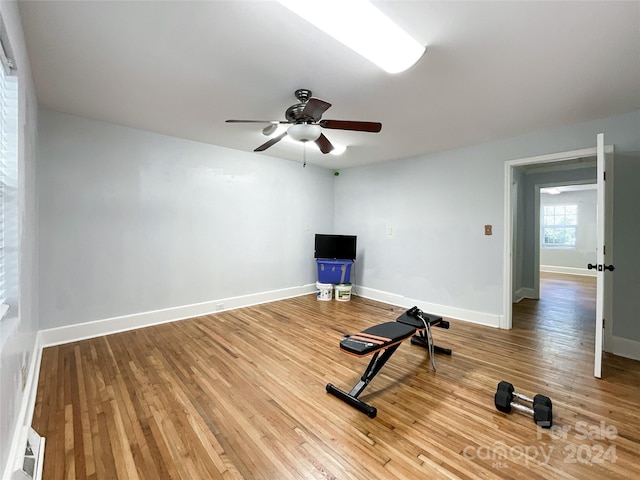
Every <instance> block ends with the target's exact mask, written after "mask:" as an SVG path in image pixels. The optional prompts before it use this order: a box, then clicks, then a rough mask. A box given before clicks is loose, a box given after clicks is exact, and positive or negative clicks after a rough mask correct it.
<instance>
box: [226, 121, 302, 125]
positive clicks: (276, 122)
mask: <svg viewBox="0 0 640 480" xmlns="http://www.w3.org/2000/svg"><path fill="white" fill-rule="evenodd" d="M225 123H273V124H276V125H277V124H280V123H291V122H287V121H285V120H225Z"/></svg>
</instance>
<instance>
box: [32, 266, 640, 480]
mask: <svg viewBox="0 0 640 480" xmlns="http://www.w3.org/2000/svg"><path fill="white" fill-rule="evenodd" d="M541 279H542V282H541V299H540V300H523V301H522V302H520V303H519V304H517V305H515V306H514V314H513V326H514V328H513V329H512V330H509V331H504V330H498V329H493V328H488V327H482V326H479V325H474V324H470V323H465V322H462V321H458V320H455V319H450V322H451V328H450V329H449V330H441V329H434V332H433V333H434V336H435V338H436V342H437V343H438V344H442V345H443V346H448V347H451V348H452V349H453V355H452V356H451V357H446V356H438V357H437V370H436V371H435V372H434V371H433V370H432V369H431V363H430V360H429V358H428V354H427V352H426V351H425V350H424V349H421V348H419V347H415V346H411V345H409V342H406V343H405V344H403V345H401V346H400V348H399V349H398V351H397V352H396V353H395V354H394V356H393V357H392V358H391V359H390V360H389V362H388V363H387V364H386V365H385V367H384V369H382V371H381V372H380V373H379V374H378V375H377V376H376V378H375V379H374V380H373V382H372V383H371V384H370V385H369V386H368V387H367V389H366V390H365V392H364V393H363V394H362V396H361V397H360V398H361V399H362V400H364V401H366V402H369V403H371V404H373V405H375V406H376V407H377V409H378V416H377V417H376V418H375V419H370V418H368V417H367V416H365V415H363V414H362V413H360V412H358V411H357V410H355V409H353V408H351V407H350V406H348V405H347V404H345V403H343V402H341V401H340V400H339V399H337V398H335V397H333V396H331V395H328V394H327V393H326V391H325V385H326V383H328V382H331V383H333V384H335V385H337V386H339V387H340V388H343V389H346V390H349V389H350V388H351V386H352V385H354V384H355V382H356V381H357V380H358V379H359V378H360V376H361V375H362V372H363V371H364V368H365V367H366V365H367V363H368V361H369V358H357V357H354V356H351V355H344V354H343V353H341V351H340V349H339V348H338V344H339V342H340V340H341V339H342V336H343V335H344V334H349V333H356V332H358V331H360V330H363V329H365V328H368V327H370V326H372V325H375V324H378V323H382V322H385V321H393V320H395V319H396V318H397V317H398V316H399V315H400V314H401V313H402V312H403V311H404V309H402V308H400V307H394V306H391V305H386V304H382V303H379V302H375V301H372V300H367V299H364V298H361V297H357V296H353V297H352V300H351V301H350V302H320V301H317V300H316V299H315V297H314V296H311V295H310V296H303V297H297V298H292V299H288V300H284V301H280V302H274V303H270V304H265V305H258V306H255V307H248V308H242V309H238V310H233V311H229V312H221V313H218V314H214V315H206V316H203V317H198V318H194V319H190V320H184V321H180V322H174V323H169V324H163V325H157V326H154V327H149V328H145V329H139V330H134V331H130V332H123V333H119V334H115V335H109V336H105V337H100V338H95V339H90V340H84V341H81V342H74V343H71V344H67V345H59V346H55V347H50V348H47V349H45V350H44V351H43V356H42V364H41V371H40V377H39V385H38V392H37V395H36V406H35V410H34V419H33V426H34V428H35V429H36V430H37V431H38V432H39V433H40V434H42V435H43V436H45V437H46V439H47V442H46V451H45V466H44V478H45V479H56V480H57V479H62V478H79V479H84V478H89V479H112V478H113V479H140V480H146V479H171V480H181V479H189V480H193V479H207V480H208V479H225V480H226V479H234V480H238V479H264V480H282V479H301V478H308V479H315V478H317V479H340V480H343V479H344V480H361V479H363V480H364V479H387V478H394V479H399V480H403V479H407V480H409V479H411V480H413V479H415V478H442V479H461V480H473V479H483V480H500V479H527V480H528V479H562V480H574V479H584V478H595V477H601V478H611V479H618V478H619V479H623V478H624V479H627V478H640V466H639V465H638V462H637V459H638V455H639V454H640V362H635V361H632V360H629V359H624V358H621V357H616V356H614V355H609V354H606V355H605V357H604V363H603V373H604V378H603V379H595V378H593V375H592V370H593V342H594V328H595V320H594V311H595V310H594V309H595V285H594V282H593V279H591V278H588V277H582V278H580V277H572V276H566V275H557V274H543V275H542V276H541ZM500 380H507V381H510V382H512V383H513V384H514V385H515V386H516V389H517V390H518V391H521V392H523V393H525V394H528V395H531V396H532V395H534V394H535V393H543V394H545V395H548V396H549V397H551V398H552V400H553V402H554V429H552V430H551V431H549V430H543V429H539V428H538V427H537V426H536V425H535V424H534V422H533V420H532V419H531V418H529V417H527V416H526V415H523V414H520V413H512V414H509V415H507V414H503V413H500V412H498V411H496V409H495V407H494V405H493V395H494V393H495V388H496V385H497V383H498V382H499V381H500ZM605 433H606V434H605Z"/></svg>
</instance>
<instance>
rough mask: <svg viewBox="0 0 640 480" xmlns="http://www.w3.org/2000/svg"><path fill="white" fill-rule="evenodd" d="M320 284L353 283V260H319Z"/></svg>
mask: <svg viewBox="0 0 640 480" xmlns="http://www.w3.org/2000/svg"><path fill="white" fill-rule="evenodd" d="M316 262H317V263H318V282H320V283H333V284H338V283H351V280H350V277H351V266H352V265H353V261H352V260H330V259H328V258H318V259H317V260H316Z"/></svg>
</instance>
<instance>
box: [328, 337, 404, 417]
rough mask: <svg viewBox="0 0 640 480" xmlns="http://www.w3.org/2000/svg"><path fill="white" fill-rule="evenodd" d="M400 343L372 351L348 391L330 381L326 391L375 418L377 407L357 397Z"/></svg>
mask: <svg viewBox="0 0 640 480" xmlns="http://www.w3.org/2000/svg"><path fill="white" fill-rule="evenodd" d="M400 345H401V344H400V343H397V344H395V345H392V346H390V347H388V348H386V349H385V350H384V351H382V352H379V351H378V352H376V353H374V355H373V358H371V361H370V362H369V365H368V366H367V368H366V369H365V371H364V373H363V374H362V377H360V380H359V381H358V382H357V383H356V384H355V385H354V386H353V388H352V389H351V391H350V392H349V393H347V392H345V391H344V390H340V389H339V388H338V387H336V386H335V385H333V384H331V383H328V384H327V392H328V393H330V394H331V395H334V396H335V397H337V398H339V399H340V400H342V401H343V402H346V403H348V404H349V405H351V406H352V407H355V408H357V409H358V410H360V411H361V412H362V413H365V414H367V415H368V416H369V417H370V418H375V416H376V415H377V413H378V411H377V409H376V408H375V407H373V406H371V405H369V404H367V403H365V402H363V401H362V400H359V399H358V397H359V396H360V394H361V393H362V392H363V391H364V389H365V388H366V387H367V385H369V383H371V380H373V378H374V377H375V376H376V375H377V374H378V372H379V371H380V370H382V367H384V365H385V363H387V361H388V360H389V358H391V355H393V354H394V353H395V351H396V350H397V349H398V347H399V346H400Z"/></svg>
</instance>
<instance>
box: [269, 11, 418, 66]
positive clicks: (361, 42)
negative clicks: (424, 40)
mask: <svg viewBox="0 0 640 480" xmlns="http://www.w3.org/2000/svg"><path fill="white" fill-rule="evenodd" d="M278 1H279V3H281V4H282V5H283V6H285V7H287V8H288V9H289V10H291V11H292V12H294V13H295V14H297V15H299V16H301V17H302V18H304V19H305V20H307V21H308V22H310V23H312V24H313V25H315V26H316V27H318V28H319V29H320V30H323V31H324V32H325V33H327V34H329V35H331V36H332V37H333V38H335V39H336V40H338V41H340V42H342V43H343V44H345V45H346V46H347V47H349V48H351V49H352V50H354V51H355V52H357V53H359V54H360V55H362V56H363V57H365V58H366V59H368V60H370V61H371V62H373V63H375V64H376V65H378V66H379V67H380V68H382V69H383V70H385V71H387V72H389V73H399V72H403V71H404V70H406V69H407V68H409V67H410V66H412V65H413V64H414V63H416V62H417V61H418V60H419V59H420V57H422V54H423V53H424V50H425V47H424V46H422V45H420V44H419V43H418V42H417V41H416V40H414V39H413V38H411V37H410V36H409V35H408V34H407V33H406V32H405V31H404V30H402V29H401V28H400V27H399V26H398V25H396V24H395V23H393V22H392V21H391V20H390V19H389V18H388V17H387V16H386V15H384V14H383V13H382V12H381V11H380V10H378V9H377V8H376V7H374V6H373V5H372V4H371V3H369V2H368V1H366V0H278Z"/></svg>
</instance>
